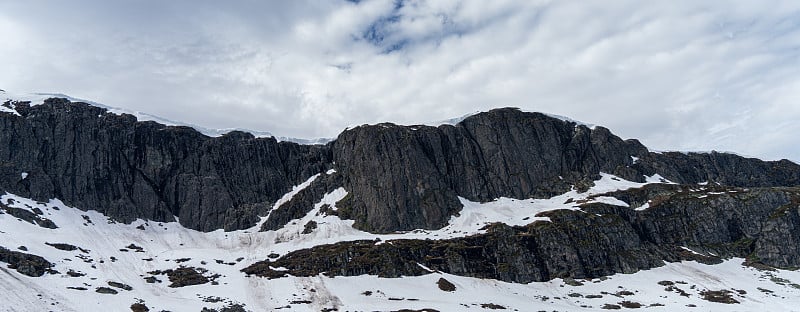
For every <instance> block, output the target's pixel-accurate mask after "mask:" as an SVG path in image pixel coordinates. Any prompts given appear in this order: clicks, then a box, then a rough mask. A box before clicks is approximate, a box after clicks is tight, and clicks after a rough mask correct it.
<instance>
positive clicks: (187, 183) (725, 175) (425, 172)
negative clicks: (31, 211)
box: [0, 99, 800, 233]
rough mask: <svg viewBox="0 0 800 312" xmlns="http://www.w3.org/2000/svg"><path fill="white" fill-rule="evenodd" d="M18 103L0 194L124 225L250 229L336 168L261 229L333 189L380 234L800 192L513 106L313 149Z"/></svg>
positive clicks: (793, 169) (60, 104)
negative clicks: (645, 187) (614, 179)
mask: <svg viewBox="0 0 800 312" xmlns="http://www.w3.org/2000/svg"><path fill="white" fill-rule="evenodd" d="M5 105H7V106H9V107H11V106H12V105H11V103H6V104H5ZM13 107H14V108H15V109H16V111H17V112H18V113H19V115H15V114H11V113H0V146H2V147H1V148H0V188H1V189H3V190H6V191H8V192H11V193H16V194H19V195H22V196H27V197H31V198H35V199H38V200H47V199H50V198H58V199H61V200H63V201H65V202H67V203H68V204H71V205H74V206H77V207H81V208H82V209H94V210H97V211H100V212H103V213H105V214H106V215H109V216H111V217H114V218H116V219H118V220H120V221H123V222H129V221H132V220H135V219H136V218H144V219H150V220H155V221H171V220H173V219H174V218H175V217H177V218H178V219H179V220H180V222H181V224H183V225H184V226H186V227H189V228H192V229H198V230H202V231H211V230H215V229H220V228H222V229H226V230H235V229H243V228H248V227H251V226H253V225H255V224H256V222H257V221H258V218H257V217H258V216H259V215H265V214H266V212H267V210H269V208H270V207H271V206H272V204H273V203H274V202H275V201H276V200H277V199H278V198H279V197H280V196H281V195H283V194H285V193H286V192H288V191H289V190H290V189H291V187H292V186H293V185H297V184H299V183H300V182H302V181H304V180H306V179H307V178H309V177H311V176H312V175H314V174H317V173H322V172H325V171H327V170H329V169H335V170H336V171H337V173H336V174H335V175H334V176H331V177H326V178H325V179H322V180H320V181H315V183H314V184H313V185H312V187H311V188H310V189H309V190H304V191H302V192H301V193H299V194H297V195H296V198H293V199H292V201H291V202H290V203H288V204H286V205H284V206H282V207H280V208H279V209H278V210H276V211H275V212H274V213H272V214H271V215H270V217H269V219H268V220H267V222H266V223H265V224H264V225H263V229H264V230H269V229H277V228H280V227H282V226H283V225H285V224H286V223H287V222H289V221H290V220H291V219H293V218H297V217H299V216H302V215H304V214H305V213H306V212H308V211H310V210H311V207H312V206H313V204H314V203H316V202H318V201H319V199H320V198H321V197H322V195H324V194H325V193H326V192H328V191H330V190H332V189H335V188H338V187H344V188H345V189H346V190H347V191H348V196H347V197H346V198H345V199H343V200H342V201H341V202H340V203H339V204H337V206H338V207H339V208H340V209H339V211H338V214H339V216H340V217H342V218H346V219H352V220H355V221H356V222H355V227H357V228H359V229H363V230H367V231H371V232H380V233H385V232H393V231H401V230H411V229H416V228H424V229H436V228H440V227H442V226H444V225H445V224H446V222H447V220H448V219H449V218H450V217H451V216H452V215H454V214H457V213H458V212H459V211H460V209H461V204H460V202H459V200H458V197H459V196H460V197H464V198H466V199H469V200H472V201H489V200H492V199H494V198H497V197H501V196H503V197H512V198H519V199H522V198H531V197H539V198H541V197H550V196H553V195H556V194H560V193H563V192H565V191H568V190H569V189H570V188H571V187H572V186H573V185H574V186H575V187H576V188H578V189H586V188H588V187H589V186H590V185H591V184H592V181H593V180H595V179H596V178H597V176H598V173H600V172H606V173H611V174H615V175H617V176H620V177H622V178H625V179H628V180H631V181H643V180H644V176H645V175H648V176H649V175H652V174H655V173H659V174H661V175H662V176H664V177H665V178H667V179H670V180H672V181H675V182H679V183H696V182H701V181H712V182H719V183H722V184H725V185H731V186H794V185H798V184H800V166H798V165H796V164H794V163H791V162H788V161H779V162H764V161H760V160H756V159H747V158H743V157H739V156H735V155H730V154H720V153H711V154H682V153H652V152H648V151H647V149H646V148H645V147H644V146H642V145H641V144H640V143H639V142H638V141H636V140H622V139H620V138H619V137H617V136H614V135H613V134H612V133H611V132H610V131H609V130H608V129H605V128H602V127H596V128H594V129H591V128H588V127H586V126H583V125H578V124H575V123H573V122H567V121H562V120H559V119H556V118H552V117H549V116H546V115H543V114H538V113H525V112H521V111H519V110H517V109H511V108H506V109H496V110H492V111H489V112H486V113H480V114H477V115H474V116H471V117H469V118H466V119H465V120H464V121H462V122H460V123H459V124H457V125H455V126H450V125H443V126H439V127H429V126H397V125H392V124H379V125H372V126H360V127H357V128H354V129H350V130H346V131H344V132H343V133H342V134H340V135H339V137H338V138H337V139H336V140H335V141H334V142H331V143H329V144H328V145H316V146H308V145H298V144H295V143H289V142H277V141H276V140H275V139H273V138H254V137H253V136H252V135H249V134H246V133H242V132H231V133H228V134H226V135H224V136H221V137H215V138H211V137H207V136H204V135H202V134H200V133H198V132H196V131H195V130H193V129H191V128H186V127H171V126H164V125H160V124H157V123H154V122H137V121H136V120H135V118H134V117H133V116H130V115H115V114H111V113H108V112H106V111H105V110H104V109H102V108H98V107H93V106H90V105H87V104H83V103H70V102H68V101H66V100H63V99H50V100H48V101H47V102H46V103H45V104H43V105H35V106H30V105H27V104H25V103H14V104H13ZM634 159H638V160H637V161H634ZM23 173H25V174H23ZM23 176H24V177H23Z"/></svg>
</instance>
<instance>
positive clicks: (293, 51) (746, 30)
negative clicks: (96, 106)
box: [0, 0, 800, 161]
mask: <svg viewBox="0 0 800 312" xmlns="http://www.w3.org/2000/svg"><path fill="white" fill-rule="evenodd" d="M798 56H800V1H773V2H769V3H765V2H763V1H757V0H754V1H696V0H672V1H624V0H620V1H616V0H611V1H539V0H524V1H523V0H520V1H507V0H493V1H483V0H475V1H458V0H437V1H415V0H406V1H400V0H363V1H345V0H293V1H202V0H200V1H177V0H176V1H149V0H143V1H126V0H122V1H104V0H98V1H88V0H75V1H39V0H29V1H15V0H0V89H5V90H7V91H13V92H15V93H24V92H49V93H63V94H68V95H70V96H73V97H77V98H83V99H89V100H92V101H96V102H100V103H103V104H106V105H110V106H114V107H121V108H125V109H130V110H135V111H142V112H147V113H150V114H153V115H157V116H161V117H164V118H167V119H172V120H178V121H183V122H188V123H193V124H198V125H202V126H204V127H210V128H236V127H238V128H248V129H253V130H261V131H269V132H271V133H273V134H275V135H280V136H290V137H299V138H315V137H335V136H336V135H338V133H339V132H341V131H342V130H344V129H345V128H346V127H348V126H352V125H359V124H364V123H379V122H384V121H388V122H395V123H399V124H417V123H423V122H430V121H435V120H443V119H449V118H453V117H458V116H462V115H464V114H468V113H473V112H476V111H486V110H489V109H492V108H497V107H519V108H521V109H524V110H528V111H541V112H547V113H553V114H558V115H564V116H569V117H570V118H573V119H576V120H581V121H584V122H587V123H592V124H598V125H602V126H605V127H607V128H609V129H611V130H612V132H614V133H615V134H617V135H619V136H621V137H623V138H638V139H639V140H640V141H642V143H644V144H645V145H647V146H648V147H649V148H650V149H651V150H683V151H709V150H718V151H734V152H737V153H740V154H743V155H748V156H755V157H760V158H764V159H782V158H788V159H791V160H794V161H798V160H800V144H798V143H800V140H798V136H797V135H798V134H800V60H799V59H798Z"/></svg>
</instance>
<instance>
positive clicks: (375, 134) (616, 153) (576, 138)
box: [333, 108, 647, 232]
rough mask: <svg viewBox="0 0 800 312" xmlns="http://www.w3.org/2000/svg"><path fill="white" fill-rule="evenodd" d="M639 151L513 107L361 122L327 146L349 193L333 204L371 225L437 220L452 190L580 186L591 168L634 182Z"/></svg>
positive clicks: (599, 132) (488, 192)
mask: <svg viewBox="0 0 800 312" xmlns="http://www.w3.org/2000/svg"><path fill="white" fill-rule="evenodd" d="M646 153H647V149H646V148H645V147H644V146H642V145H641V144H640V143H639V142H638V141H636V140H628V141H623V140H622V139H620V138H618V137H616V136H614V135H612V134H611V132H610V131H608V129H605V128H602V127H597V128H596V129H594V130H592V129H590V128H588V127H586V126H583V125H577V124H575V123H571V122H565V121H562V120H559V119H556V118H552V117H549V116H546V115H543V114H539V113H524V112H521V111H519V110H517V109H512V108H507V109H495V110H492V111H489V112H487V113H482V114H477V115H474V116H471V117H468V118H466V119H464V120H463V121H462V122H460V123H459V124H457V125H456V126H450V125H443V126H439V127H428V126H412V127H401V126H396V125H392V124H379V125H375V126H361V127H357V128H355V129H351V130H348V131H345V132H343V133H342V134H341V135H339V137H338V138H337V139H336V141H335V142H334V145H333V155H334V160H335V161H336V167H337V170H339V171H340V172H342V174H343V176H344V184H345V188H346V189H347V190H348V191H350V192H351V194H352V195H353V196H351V197H349V198H347V200H346V201H344V202H343V203H341V204H340V205H339V206H341V207H340V208H343V212H344V213H340V215H342V216H344V217H349V218H352V219H354V220H356V224H355V226H356V227H359V228H362V229H365V230H369V231H374V232H390V231H393V230H410V229H415V228H426V229H432V228H440V227H442V226H443V225H445V224H446V222H447V220H448V219H449V218H450V216H451V215H453V214H454V213H456V212H457V211H459V209H460V208H461V204H460V203H459V201H458V198H457V197H458V196H462V197H464V198H467V199H469V200H472V201H489V200H492V199H494V198H497V197H500V196H505V197H513V198H530V197H550V196H553V195H556V194H559V193H563V192H566V191H568V190H569V189H570V187H571V186H572V185H589V184H590V183H591V182H590V181H591V180H594V177H595V176H597V174H598V173H599V172H609V173H615V174H618V175H620V176H623V177H627V178H630V179H631V180H634V181H640V180H643V177H642V176H641V175H638V174H636V172H635V171H634V170H632V169H631V168H630V166H631V165H633V159H632V158H631V156H636V157H641V156H644V155H645V154H646ZM375 173H380V174H375Z"/></svg>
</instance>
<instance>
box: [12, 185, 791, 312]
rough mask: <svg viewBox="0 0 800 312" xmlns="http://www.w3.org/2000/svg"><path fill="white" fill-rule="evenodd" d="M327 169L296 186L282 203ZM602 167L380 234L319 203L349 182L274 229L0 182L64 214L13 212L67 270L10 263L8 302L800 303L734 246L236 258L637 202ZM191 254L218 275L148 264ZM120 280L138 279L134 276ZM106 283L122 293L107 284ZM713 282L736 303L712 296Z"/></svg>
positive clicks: (284, 305) (359, 306)
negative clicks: (273, 271) (656, 259)
mask: <svg viewBox="0 0 800 312" xmlns="http://www.w3.org/2000/svg"><path fill="white" fill-rule="evenodd" d="M334 173H335V172H334V171H329V172H327V173H324V174H334ZM319 176H320V175H319V174H318V175H315V176H312V177H310V178H309V179H308V180H307V181H305V182H304V183H302V184H300V185H298V186H296V187H295V188H294V189H293V190H292V191H291V192H289V193H287V194H286V195H285V196H283V198H281V199H280V200H278V201H277V202H276V203H275V205H274V208H273V209H275V208H278V207H280V205H281V204H283V203H286V202H287V201H289V200H290V199H291V197H292V196H293V195H294V194H296V193H297V192H299V191H300V190H302V189H303V188H305V187H307V186H308V185H310V184H311V183H312V182H313V181H314V179H316V178H318V177H319ZM601 177H602V178H601V179H600V180H598V181H596V183H595V184H596V185H595V186H594V187H593V188H591V189H590V190H589V191H588V192H584V193H578V192H577V191H574V190H573V191H570V192H568V193H565V194H562V195H559V196H556V197H553V198H550V199H528V200H517V199H509V198H499V199H497V200H495V201H492V202H489V203H476V202H470V201H467V200H466V199H461V201H462V203H463V204H464V209H463V210H462V211H461V213H460V214H459V215H458V216H454V217H452V219H451V220H450V224H449V225H448V226H446V227H445V228H443V229H440V230H436V231H428V230H415V231H409V232H404V233H396V234H383V235H377V234H370V233H366V232H363V231H359V230H357V229H354V228H353V227H352V224H353V221H350V220H341V219H339V218H338V217H335V216H328V215H325V214H321V213H319V212H320V209H321V207H322V206H323V205H330V206H331V207H332V209H336V208H335V203H336V202H337V201H339V200H340V199H342V198H344V196H345V195H346V194H347V191H346V190H345V189H343V188H339V189H336V190H334V191H333V192H331V193H328V194H326V195H325V196H324V198H323V199H322V200H321V201H320V202H319V203H317V204H316V205H315V207H314V209H313V210H312V211H311V212H310V213H308V214H307V215H306V216H305V217H303V218H301V219H299V220H294V221H292V222H290V224H288V225H287V226H285V227H284V228H282V229H280V230H277V231H267V232H258V228H259V227H260V224H259V225H257V226H255V227H253V228H251V229H248V230H242V231H233V232H224V231H222V230H218V231H214V232H209V233H203V232H198V231H194V230H190V229H186V228H184V227H182V226H181V225H180V224H179V223H177V222H168V223H158V222H152V221H147V220H137V221H135V222H133V223H132V224H121V223H116V222H114V221H112V220H109V219H108V218H106V217H105V216H103V215H102V214H100V213H98V212H95V211H91V210H90V211H81V210H79V209H77V208H74V207H69V206H67V205H65V204H64V203H62V202H61V201H59V200H57V199H53V200H50V201H48V202H36V201H33V200H30V199H27V198H22V197H19V196H16V195H13V194H5V195H2V196H0V202H2V203H3V204H5V205H7V206H9V207H14V208H21V209H24V210H27V211H30V212H33V213H36V212H37V211H40V212H41V217H44V218H47V219H50V220H52V221H53V222H54V223H55V224H56V225H57V226H58V228H56V229H48V228H44V227H40V226H38V225H35V224H31V223H29V222H26V221H24V220H20V219H17V218H15V217H13V216H11V215H10V214H8V213H3V214H0V246H3V247H6V248H8V249H10V250H18V248H19V247H21V246H24V249H27V251H23V252H25V253H30V254H34V255H39V256H42V257H44V258H46V259H47V260H48V261H50V262H52V263H54V264H55V267H54V269H55V270H57V271H58V272H59V274H45V275H44V276H41V277H29V276H26V275H23V274H20V273H18V272H17V271H15V270H12V269H9V268H6V267H5V265H0V271H2V272H0V310H1V311H49V310H52V311H128V310H130V306H131V304H134V303H143V304H145V305H146V306H147V307H148V308H149V309H150V311H161V310H168V311H201V310H202V309H203V308H204V307H207V308H215V309H219V308H222V307H224V306H229V305H231V304H241V305H243V306H244V307H245V309H247V310H251V311H274V310H278V311H280V310H283V311H321V310H323V309H338V311H396V310H401V309H416V310H421V309H436V310H438V311H489V310H492V309H500V308H501V307H502V308H505V310H506V311H539V310H546V311H606V309H604V308H603V307H605V308H614V307H622V309H627V308H626V307H631V308H632V307H635V306H639V305H641V307H642V308H643V309H645V310H646V311H682V310H687V311H764V310H769V311H797V310H798V306H800V305H799V304H800V296H798V295H800V272H795V271H785V270H779V271H759V270H756V269H754V268H750V267H745V266H743V265H742V262H743V259H729V260H727V261H725V262H724V263H722V264H719V265H705V264H700V263H696V262H680V263H668V264H666V265H665V266H663V267H660V268H656V269H652V270H648V271H641V272H638V273H635V274H617V275H614V276H610V277H607V278H601V279H592V280H578V281H574V280H561V279H556V280H552V281H549V282H538V283H529V284H517V283H506V282H500V281H495V280H487V279H478V278H469V277H460V276H455V275H450V274H444V273H440V272H432V273H431V274H428V275H425V276H418V277H403V278H378V277H376V276H355V277H325V276H315V277H285V278H279V279H272V280H270V279H266V278H260V277H247V276H245V275H244V274H243V273H241V272H240V271H239V270H241V269H243V268H245V267H247V266H249V265H250V264H252V263H254V262H256V261H261V260H264V259H267V258H268V257H270V255H271V254H272V256H273V257H274V256H275V255H283V254H286V253H287V252H290V251H293V250H298V249H303V248H309V247H313V246H316V245H321V244H328V243H334V242H339V241H349V240H360V239H376V238H380V239H381V240H382V241H385V240H387V239H398V238H417V239H446V238H453V237H462V236H466V235H472V234H477V233H481V232H483V231H482V230H481V228H482V227H483V226H484V225H486V224H488V223H492V222H503V223H506V224H510V225H524V224H528V223H531V222H533V221H535V220H543V221H547V218H544V217H537V214H539V213H541V212H544V211H548V210H553V209H573V210H577V209H579V208H578V207H577V206H575V205H577V204H575V202H577V201H581V202H587V201H591V200H593V201H598V202H604V203H609V204H614V205H620V206H627V204H626V203H624V202H622V201H620V200H618V199H616V198H613V197H602V196H601V197H593V198H591V199H590V198H589V197H590V196H592V195H597V194H602V193H605V192H609V191H614V190H619V189H627V188H635V187H641V186H643V185H645V184H646V183H634V182H630V181H626V180H623V179H621V178H618V177H615V176H613V175H609V174H601ZM647 183H669V181H666V180H664V179H663V178H661V177H660V176H653V177H648V182H647ZM632 209H633V208H632ZM639 209H641V207H640V208H639ZM645 209H646V207H645ZM265 218H266V217H265ZM312 220H313V221H315V222H317V225H318V226H317V228H316V229H315V230H314V231H313V232H311V233H307V234H304V233H303V230H304V229H305V224H307V223H308V222H309V221H312ZM46 243H50V244H55V243H66V244H70V245H74V246H76V247H78V249H76V250H71V251H69V250H61V249H57V248H54V247H53V246H50V245H47V244H46ZM20 249H21V248H20ZM180 266H186V267H193V268H198V271H200V274H202V275H203V276H205V277H206V278H208V279H209V282H207V283H204V284H199V285H190V286H183V287H169V285H170V283H171V282H170V280H169V278H168V276H167V275H163V274H159V273H157V272H156V273H148V272H154V271H157V270H169V269H176V268H178V267H180ZM81 274H85V275H81ZM440 278H444V279H445V280H447V281H449V282H450V283H452V284H453V285H455V290H454V291H444V290H441V289H440V288H439V287H438V286H437V281H439V279H440ZM148 279H149V281H150V282H148ZM109 282H114V283H121V284H124V285H127V286H130V288H131V290H125V289H123V288H121V287H119V286H112V285H109ZM116 285H119V284H116ZM69 287H72V288H69ZM98 287H106V288H110V289H113V290H114V291H116V292H117V293H116V294H103V293H98V292H96V290H97V289H98ZM81 289H83V290H81ZM707 291H716V292H717V293H708V292H707ZM709 294H718V295H720V296H721V297H722V298H727V299H732V300H734V301H736V302H738V303H730V304H726V303H718V302H711V301H708V300H705V299H704V297H706V296H708V295H709Z"/></svg>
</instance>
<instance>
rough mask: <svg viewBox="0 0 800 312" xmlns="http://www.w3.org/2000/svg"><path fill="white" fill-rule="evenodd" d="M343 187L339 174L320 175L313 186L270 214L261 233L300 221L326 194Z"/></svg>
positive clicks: (303, 190)
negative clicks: (292, 221)
mask: <svg viewBox="0 0 800 312" xmlns="http://www.w3.org/2000/svg"><path fill="white" fill-rule="evenodd" d="M341 186H342V177H341V175H339V174H337V173H333V174H325V173H323V174H320V176H319V177H317V178H316V179H314V181H313V182H311V185H309V186H308V187H306V188H304V189H302V190H300V191H299V192H297V194H295V195H294V196H292V199H291V200H289V201H288V202H286V203H284V204H283V205H281V206H280V207H278V208H277V209H275V210H272V211H271V212H270V214H269V218H267V220H266V221H265V222H264V223H263V224H262V225H261V231H270V230H277V229H280V228H282V227H283V226H284V225H286V224H287V223H289V221H291V220H294V219H300V218H302V217H304V216H305V215H306V214H308V213H309V212H310V211H311V210H312V209H314V204H316V203H317V202H319V200H320V199H321V198H322V197H323V196H325V194H327V193H330V192H332V191H333V190H335V189H337V188H339V187H341Z"/></svg>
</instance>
